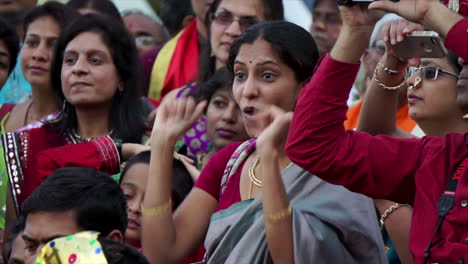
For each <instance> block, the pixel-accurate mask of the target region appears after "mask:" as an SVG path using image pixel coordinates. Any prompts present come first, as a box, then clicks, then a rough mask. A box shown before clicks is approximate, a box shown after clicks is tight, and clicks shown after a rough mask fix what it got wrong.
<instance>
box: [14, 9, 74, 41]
mask: <svg viewBox="0 0 468 264" xmlns="http://www.w3.org/2000/svg"><path fill="white" fill-rule="evenodd" d="M78 15H79V14H78V12H76V11H75V10H73V9H71V8H70V7H68V6H66V5H64V4H62V3H59V2H56V1H50V2H47V3H45V4H43V5H38V6H36V7H34V8H33V9H31V10H29V12H27V13H26V16H25V17H24V21H23V30H24V34H25V36H26V33H27V32H28V27H29V25H31V23H33V22H34V21H35V20H37V19H39V18H41V17H47V16H50V17H52V18H53V19H54V20H55V21H56V22H57V24H58V25H59V26H60V30H61V31H64V29H65V28H66V27H67V26H68V25H70V24H71V23H72V22H73V21H74V20H75V19H76V18H77V17H78Z"/></svg>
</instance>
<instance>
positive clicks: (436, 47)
mask: <svg viewBox="0 0 468 264" xmlns="http://www.w3.org/2000/svg"><path fill="white" fill-rule="evenodd" d="M390 47H391V49H392V51H393V53H394V54H395V56H397V57H399V58H401V59H405V60H407V59H411V58H443V57H445V56H447V49H446V48H445V46H444V44H443V41H442V39H441V38H440V36H439V34H437V32H434V31H413V32H412V33H411V34H409V35H406V37H405V39H404V40H403V41H402V42H398V43H397V44H395V45H390Z"/></svg>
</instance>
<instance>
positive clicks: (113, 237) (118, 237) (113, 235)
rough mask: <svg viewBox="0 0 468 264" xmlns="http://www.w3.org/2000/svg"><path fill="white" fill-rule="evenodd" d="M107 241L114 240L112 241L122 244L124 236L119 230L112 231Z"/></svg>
mask: <svg viewBox="0 0 468 264" xmlns="http://www.w3.org/2000/svg"><path fill="white" fill-rule="evenodd" d="M106 238H107V239H110V240H114V241H119V242H124V235H123V234H122V232H120V230H117V229H114V230H112V231H111V232H110V233H109V234H108V235H107V236H106Z"/></svg>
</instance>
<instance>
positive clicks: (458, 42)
mask: <svg viewBox="0 0 468 264" xmlns="http://www.w3.org/2000/svg"><path fill="white" fill-rule="evenodd" d="M445 46H446V47H447V48H448V49H450V50H451V51H453V52H455V54H457V55H458V56H460V57H461V58H462V59H463V60H464V61H468V18H463V19H462V20H460V21H458V22H457V23H456V24H455V25H454V26H453V27H452V28H451V29H450V31H449V32H448V34H447V37H446V39H445Z"/></svg>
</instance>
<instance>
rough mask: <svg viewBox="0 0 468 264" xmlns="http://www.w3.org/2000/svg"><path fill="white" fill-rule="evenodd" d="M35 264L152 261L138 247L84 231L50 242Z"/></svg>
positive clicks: (102, 263)
mask: <svg viewBox="0 0 468 264" xmlns="http://www.w3.org/2000/svg"><path fill="white" fill-rule="evenodd" d="M35 263H38V264H60V263H75V264H147V263H148V261H147V260H146V259H145V257H144V256H143V255H142V254H140V253H139V252H138V251H137V250H136V249H134V248H131V247H129V246H127V245H125V244H123V243H121V242H117V241H112V240H108V239H105V238H102V237H99V233H98V232H94V231H83V232H79V233H76V234H73V235H69V236H65V237H59V238H56V239H54V240H52V241H50V242H48V243H47V244H46V245H44V247H43V248H42V249H41V252H40V253H39V256H38V257H37V259H36V261H35Z"/></svg>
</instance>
